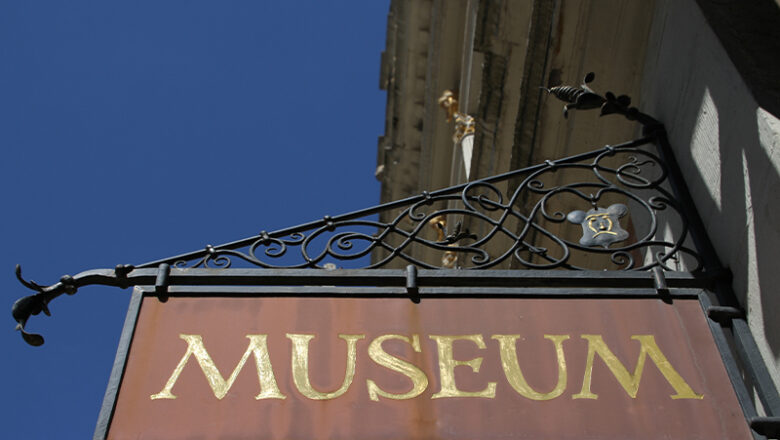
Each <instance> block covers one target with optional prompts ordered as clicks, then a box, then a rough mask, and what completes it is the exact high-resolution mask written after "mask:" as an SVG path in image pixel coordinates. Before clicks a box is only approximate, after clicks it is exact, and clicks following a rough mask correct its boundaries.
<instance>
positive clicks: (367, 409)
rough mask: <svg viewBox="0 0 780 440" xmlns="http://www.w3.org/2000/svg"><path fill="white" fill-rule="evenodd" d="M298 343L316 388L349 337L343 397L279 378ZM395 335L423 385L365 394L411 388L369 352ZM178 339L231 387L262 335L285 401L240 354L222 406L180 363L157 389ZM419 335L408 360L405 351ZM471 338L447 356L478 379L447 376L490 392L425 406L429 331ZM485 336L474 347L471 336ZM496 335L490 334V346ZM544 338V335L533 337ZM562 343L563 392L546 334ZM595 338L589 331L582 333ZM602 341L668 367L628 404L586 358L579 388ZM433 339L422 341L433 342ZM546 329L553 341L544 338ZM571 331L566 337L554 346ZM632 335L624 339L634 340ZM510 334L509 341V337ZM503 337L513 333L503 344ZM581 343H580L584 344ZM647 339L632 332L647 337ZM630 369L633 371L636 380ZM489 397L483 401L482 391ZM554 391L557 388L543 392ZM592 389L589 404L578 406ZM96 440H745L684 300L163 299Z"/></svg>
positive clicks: (341, 368) (331, 373)
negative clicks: (509, 347) (194, 345)
mask: <svg viewBox="0 0 780 440" xmlns="http://www.w3.org/2000/svg"><path fill="white" fill-rule="evenodd" d="M287 334H299V335H304V334H307V335H315V337H314V339H311V340H310V342H309V345H308V347H309V354H308V359H309V377H310V379H311V385H312V387H313V388H314V389H316V390H317V391H320V392H323V393H324V392H331V391H334V390H337V389H339V388H340V387H341V386H342V383H343V381H344V377H345V370H346V369H347V368H346V367H347V343H346V342H345V340H344V339H343V338H339V335H361V336H363V337H362V338H361V339H359V340H357V349H356V351H355V353H356V356H355V362H356V363H355V374H354V379H353V380H352V382H351V384H350V386H349V388H348V390H347V391H346V392H344V393H343V394H342V395H340V396H338V397H335V398H332V399H326V400H312V399H310V398H307V397H304V395H302V393H301V392H300V391H299V390H298V389H297V387H296V385H295V382H294V378H293V374H292V372H291V371H292V369H291V358H292V348H291V347H292V339H291V338H290V337H288V336H287ZM391 334H392V335H402V336H405V337H407V338H409V341H408V342H405V341H403V340H401V339H389V340H386V341H385V342H384V343H383V344H382V348H383V349H384V351H385V352H387V353H389V354H391V355H393V356H395V357H397V358H399V359H402V360H405V361H407V362H408V363H410V364H412V365H414V366H416V367H418V368H419V369H420V370H421V371H422V372H423V373H424V375H425V377H426V378H427V381H428V384H427V387H426V388H425V390H424V391H422V393H421V394H419V395H418V396H416V397H411V398H408V399H405V400H396V399H388V398H384V397H381V396H380V397H378V401H373V400H371V398H370V396H369V392H368V385H367V380H372V381H374V382H375V384H376V386H377V387H379V389H381V390H383V391H384V392H386V393H390V394H403V393H407V392H409V391H410V390H411V389H412V388H413V380H412V379H411V378H410V377H407V376H406V375H404V374H401V373H399V372H397V371H392V370H390V369H388V368H386V367H384V366H381V365H379V364H377V363H376V362H375V361H374V360H372V358H371V357H370V356H369V354H368V349H369V346H370V344H371V342H372V341H374V340H375V339H376V338H378V337H380V336H382V335H391ZM181 335H199V336H201V338H202V342H203V347H204V348H205V349H206V350H207V352H208V355H209V356H210V358H211V359H212V360H213V362H214V365H216V367H217V368H218V369H219V373H220V374H221V376H222V377H223V378H224V379H225V380H228V378H229V377H230V375H231V373H232V372H233V370H234V368H236V365H237V364H238V363H239V360H240V359H241V358H242V356H243V355H244V354H245V352H247V348H248V346H249V345H250V338H248V337H247V335H267V336H266V340H267V348H268V351H267V352H268V355H269V358H270V363H271V364H272V370H273V376H274V378H275V380H276V383H277V384H278V389H279V391H280V393H281V394H282V395H284V396H285V398H284V399H279V398H276V399H273V398H269V399H260V400H256V399H255V396H257V395H258V394H260V393H261V391H265V390H261V387H260V385H259V380H258V372H257V371H258V369H260V367H259V366H258V365H259V364H258V363H256V362H257V361H256V359H255V357H254V356H253V355H252V354H250V355H249V357H248V359H247V360H246V363H245V364H244V366H243V369H242V370H241V371H240V372H239V373H238V374H237V376H236V377H235V382H234V383H232V386H231V387H230V389H229V390H228V391H227V393H226V394H225V395H224V397H223V398H222V399H219V398H217V397H215V392H214V391H213V390H212V388H211V387H210V385H209V382H208V381H207V379H206V376H205V375H204V371H203V370H202V369H201V367H200V366H199V363H198V362H197V360H196V358H195V356H191V357H190V358H189V359H188V360H187V361H186V363H185V364H184V367H183V368H182V369H181V374H180V375H179V376H178V378H177V379H176V380H175V383H174V385H173V386H172V388H171V394H172V395H175V396H176V398H175V399H173V398H158V399H152V398H151V396H153V395H158V396H159V395H161V394H162V393H161V392H162V391H163V389H164V387H165V386H166V384H167V383H168V382H170V379H171V377H172V374H173V372H174V370H175V369H176V367H177V365H179V364H180V363H181V361H182V359H183V357H184V355H185V353H186V352H187V348H188V343H187V342H186V341H185V339H184V338H183V337H182V336H181ZM414 335H417V336H418V337H419V343H420V344H419V348H420V351H419V352H416V351H415V350H414V349H413V346H412V344H411V341H412V338H413V337H414ZM464 335H469V337H470V338H472V339H459V340H455V341H454V342H453V343H452V358H453V359H454V360H455V361H461V362H465V361H470V360H473V359H478V358H481V359H482V361H481V366H480V368H479V371H478V372H475V371H473V369H472V368H471V367H470V366H468V365H459V366H455V367H454V374H453V377H454V383H455V385H454V386H455V388H456V389H457V390H459V391H462V392H479V391H485V390H488V391H489V389H490V387H491V385H490V384H491V383H495V385H494V387H495V393H494V397H438V398H432V397H436V396H437V394H438V395H441V394H442V386H443V385H442V374H443V373H442V370H441V368H442V364H443V363H446V362H445V360H444V359H443V358H441V357H440V356H439V353H440V352H441V343H442V336H464ZM474 335H479V337H481V339H482V340H483V341H484V344H485V348H484V349H482V348H480V347H479V344H478V343H476V342H475V339H474V338H475V336H474ZM496 335H499V337H496ZM500 335H520V336H519V337H517V339H516V341H515V348H516V353H517V358H518V362H517V365H518V366H519V368H520V369H521V371H522V374H523V376H524V379H525V380H526V381H527V384H528V385H529V386H530V388H531V389H532V391H534V392H537V393H538V394H539V395H547V397H546V398H547V399H548V400H534V398H529V397H527V396H523V395H521V393H520V392H518V391H517V390H516V389H515V388H514V387H513V386H512V385H510V382H509V381H508V376H507V373H505V371H504V367H503V366H502V357H501V353H500V350H499V346H500V344H499V339H501V337H503V338H504V339H506V338H507V337H510V336H500ZM545 335H547V337H545ZM556 335H557V337H558V338H559V340H561V341H562V342H561V347H562V351H563V357H564V359H565V374H564V376H565V377H566V384H565V386H564V387H563V389H562V391H561V392H560V393H559V395H557V396H553V397H550V393H551V392H552V391H554V389H555V388H556V387H558V388H560V377H559V373H560V368H559V367H560V365H559V362H558V358H557V354H556V351H555V345H554V343H553V342H552V339H553V338H555V337H556ZM594 335H596V336H594ZM599 335H600V336H601V338H602V339H603V342H604V343H605V345H606V346H608V348H609V349H610V350H611V352H612V353H614V356H615V357H616V358H617V359H618V360H619V361H620V362H621V363H622V365H624V366H625V369H626V370H627V371H628V373H629V374H630V375H633V374H634V373H635V366H636V365H637V362H638V359H640V357H641V356H640V346H642V347H644V346H643V345H641V344H640V342H639V339H637V336H639V337H640V339H641V337H646V336H648V335H651V336H652V340H653V341H654V342H655V343H656V344H657V347H658V348H659V350H660V351H661V352H662V353H663V355H664V356H665V358H666V360H668V364H669V366H667V367H662V368H659V366H658V363H657V362H656V360H653V359H651V357H652V356H649V355H648V356H646V357H645V364H644V370H643V372H642V374H641V378H640V380H639V386H638V391H637V392H636V397H631V396H630V395H629V392H628V391H627V389H625V387H624V385H622V384H621V382H620V381H619V380H618V379H617V378H616V375H615V374H614V373H613V372H612V371H611V369H610V368H609V367H608V366H607V362H606V361H605V360H604V359H603V358H602V357H600V356H599V355H598V354H597V355H595V356H594V359H593V361H592V363H591V364H592V368H591V370H590V371H592V378H591V385H590V387H589V390H587V391H588V393H584V391H585V390H584V389H583V388H584V387H583V382H584V381H585V376H586V373H587V371H588V368H587V364H588V362H587V360H588V354H589V343H591V342H592V341H591V340H593V338H596V337H597V336H599ZM432 336H433V337H432ZM551 336H552V337H551ZM564 336H568V338H564ZM632 336H633V337H634V339H632ZM512 337H513V336H512ZM510 338H511V337H510ZM588 338H590V339H588ZM647 340H648V339H645V341H647ZM664 368H666V371H667V373H668V371H669V368H671V369H673V370H674V371H675V372H676V373H677V374H679V377H680V378H681V380H683V381H684V382H685V385H686V386H689V388H690V390H692V392H693V393H695V394H696V395H702V397H701V398H692V397H691V394H690V393H689V395H688V396H687V397H685V396H683V398H676V399H673V398H672V397H671V396H672V395H675V394H677V395H684V394H685V393H682V394H680V392H679V389H678V388H680V387H682V385H680V383H679V381H678V383H677V388H675V387H674V386H673V385H672V382H673V381H674V380H672V381H670V379H669V377H668V376H667V375H665V374H663V373H662V370H663V369H664ZM636 376H639V375H638V374H637V375H636ZM487 394H489V393H487ZM553 394H554V393H553ZM587 394H593V395H596V396H597V398H595V399H594V398H592V397H591V398H582V396H583V395H587ZM108 437H109V438H114V439H125V438H133V439H146V438H166V439H174V438H251V439H265V438H268V439H293V438H295V439H298V438H301V439H303V438H306V439H312V438H318V439H319V438H321V439H336V438H361V439H368V438H380V439H381V438H387V439H396V438H408V439H417V438H419V439H434V438H447V439H457V438H463V439H474V438H480V439H487V438H529V439H539V438H556V439H583V438H589V439H625V438H632V439H669V438H672V439H676V438H685V439H718V438H720V439H741V438H745V439H748V438H751V435H750V434H749V431H748V428H747V425H746V422H745V419H744V416H743V414H742V413H741V410H740V409H739V406H738V404H737V400H736V398H735V397H734V393H733V391H732V387H731V384H730V382H729V380H728V378H727V376H726V373H725V370H724V368H723V366H722V363H721V359H720V355H719V354H718V352H717V350H716V348H715V346H714V343H713V341H712V336H711V334H710V331H709V329H708V327H707V324H706V322H705V320H704V317H703V314H702V311H701V308H700V306H699V304H698V302H697V301H695V300H675V301H674V303H673V304H666V303H664V302H662V301H660V300H652V299H632V300H607V299H600V300H588V299H575V300H571V299H570V300H556V299H522V300H519V299H436V300H423V301H422V302H421V303H420V304H413V303H412V302H411V301H409V300H408V299H357V298H353V299H333V298H330V299H326V298H322V299H319V298H306V299H296V298H278V299H258V298H179V297H173V298H170V299H169V300H168V302H166V303H160V302H158V301H157V299H155V298H145V299H144V301H143V304H142V307H141V313H140V316H139V319H138V323H137V327H136V331H135V335H134V339H133V344H132V347H131V349H130V353H129V356H128V363H127V367H126V371H125V375H124V378H123V381H122V385H121V389H120V392H119V396H118V399H117V406H116V409H115V414H114V417H113V421H112V423H111V426H110V429H109V435H108Z"/></svg>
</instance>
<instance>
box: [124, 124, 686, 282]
mask: <svg viewBox="0 0 780 440" xmlns="http://www.w3.org/2000/svg"><path fill="white" fill-rule="evenodd" d="M650 142H651V139H649V138H643V139H639V140H636V141H632V142H628V143H626V144H622V145H617V146H606V147H604V148H602V149H599V150H595V151H592V152H589V153H585V154H581V155H578V156H574V157H570V158H566V159H561V160H556V161H547V162H546V163H544V164H541V165H537V166H533V167H529V168H525V169H521V170H516V171H512V172H509V173H506V174H502V175H499V176H494V177H491V178H487V179H482V180H477V181H474V182H470V183H468V184H463V185H458V186H455V187H452V188H446V189H442V190H439V191H434V192H430V193H428V192H423V193H422V194H420V195H418V196H415V197H410V198H408V199H405V200H401V201H397V202H393V203H388V204H385V205H380V206H377V207H375V208H371V209H367V210H364V211H358V212H355V213H351V214H345V215H342V216H338V217H325V218H324V219H322V220H319V221H316V222H313V223H309V224H306V225H301V226H298V227H295V228H289V229H284V230H280V231H276V232H261V233H260V234H258V235H257V236H255V237H252V238H249V239H247V240H243V241H241V242H237V243H233V244H229V245H224V246H208V247H207V248H206V249H205V250H203V251H200V252H198V253H193V254H189V255H183V256H180V257H174V258H171V259H167V260H160V261H156V262H153V263H150V264H148V265H143V266H138V267H154V266H156V265H158V264H160V263H168V264H170V265H172V266H173V267H178V268H186V267H190V268H201V267H202V268H227V267H231V266H234V265H236V263H237V262H239V263H241V264H244V265H249V266H259V267H264V268H329V267H336V266H337V265H339V264H340V263H341V262H344V261H350V260H359V259H361V258H364V257H366V256H368V255H369V254H371V253H374V254H375V255H374V258H373V261H372V262H370V263H368V262H367V263H366V264H364V265H362V268H381V267H386V266H387V265H388V264H389V263H391V262H392V261H393V260H395V259H402V260H404V261H406V262H408V263H412V264H414V265H417V266H419V267H422V268H428V269H435V268H442V267H452V266H450V265H448V264H446V262H445V261H442V262H441V263H439V261H440V260H441V258H442V257H444V254H445V253H450V254H451V253H453V252H454V253H456V254H457V255H458V256H459V265H458V267H460V268H463V269H488V268H491V267H495V266H497V265H499V264H501V263H502V262H505V261H507V260H512V261H513V264H514V265H515V266H514V267H518V268H525V269H555V268H566V269H598V270H601V269H611V270H647V269H651V268H653V267H656V266H658V267H661V268H662V269H665V270H674V269H673V268H672V267H670V264H671V263H672V262H675V263H676V262H678V260H679V258H680V257H681V256H682V254H685V255H688V256H690V257H691V258H692V260H693V261H695V262H696V263H694V264H693V265H692V266H693V270H695V269H697V268H698V257H697V255H696V252H695V251H693V250H692V249H689V248H688V247H686V246H685V245H684V242H685V240H686V238H687V222H686V220H685V218H684V217H683V215H682V214H681V213H680V210H679V208H678V206H677V202H676V201H675V199H674V197H673V195H672V194H671V193H670V192H669V191H667V190H666V189H665V188H664V186H663V185H664V183H665V181H666V177H667V174H668V173H667V170H666V168H665V166H664V164H663V163H662V161H661V159H660V158H659V157H658V156H657V155H655V154H653V153H651V152H650V151H647V150H646V149H644V148H642V147H643V146H644V145H646V144H649V143H650ZM569 173H571V174H574V175H575V176H578V177H579V179H580V180H577V181H573V182H569V183H560V184H558V183H554V182H559V181H564V182H566V181H567V180H568V179H567V174H569ZM513 181H519V184H518V185H517V186H516V188H515V189H513V190H511V191H506V190H502V187H505V188H506V187H508V186H509V185H511V183H512V182H513ZM551 182H553V183H551ZM563 199H565V200H563ZM529 202H530V203H529ZM616 205H619V206H621V207H622V208H619V211H620V212H619V214H620V215H616V214H615V213H616V212H617V211H615V209H616V208H615V206H616ZM627 206H630V207H631V209H630V212H628V208H627ZM565 207H571V209H570V210H569V211H567V212H564V211H562V210H561V209H565ZM585 211H587V214H586V213H585ZM580 212H581V213H582V216H581V217H582V218H579V217H578V213H580ZM609 213H612V215H611V216H610V214H609ZM378 214H379V216H380V218H382V217H389V220H387V221H380V220H378V219H377V215H378ZM661 214H663V215H664V217H665V218H664V223H666V222H669V218H674V219H676V224H677V225H678V230H677V231H675V237H674V238H673V239H669V240H667V239H660V238H657V237H658V235H659V231H658V225H659V215H661ZM441 218H445V219H449V223H450V224H455V226H454V227H452V228H449V229H448V228H447V227H446V226H443V225H442V224H441V222H440V223H439V224H437V225H436V226H437V227H438V229H439V232H438V233H437V231H436V230H435V229H434V228H433V227H432V226H434V223H436V222H437V219H441ZM567 218H568V220H567ZM576 219H579V220H578V221H576ZM583 221H585V222H586V223H584V224H583V223H582V222H583ZM621 222H622V224H621ZM628 222H631V225H632V227H631V229H633V232H632V233H631V234H629V232H627V230H626V227H627V226H625V225H626V224H627V223H628ZM553 228H555V229H556V230H557V231H559V232H558V233H555V232H553V231H552V229H553ZM591 229H592V231H591ZM583 231H584V233H585V235H586V236H587V235H588V232H590V236H591V239H587V237H585V236H583V235H582V234H583ZM566 236H570V237H573V238H572V239H569V238H565V237H566ZM593 237H595V239H593ZM419 248H428V249H430V250H431V251H432V253H431V252H430V251H429V255H433V256H434V257H433V259H432V260H433V261H425V260H423V259H421V258H419V257H417V255H420V254H421V252H423V251H421V250H420V249H419ZM488 248H490V250H494V251H496V253H495V254H491V252H490V250H489V249H488ZM436 255H439V257H438V259H437V258H436V257H435V256H436ZM575 255H579V258H578V259H577V262H574V261H573V260H574V258H573V257H574V256H575ZM598 256H603V257H606V259H605V258H601V259H598V258H597V257H598ZM290 257H294V258H293V259H292V261H291V260H290ZM429 260H430V259H429ZM589 263H590V264H589ZM350 267H352V268H355V267H354V265H353V266H350ZM687 267H688V268H689V269H690V268H691V265H690V263H689V264H688V266H687Z"/></svg>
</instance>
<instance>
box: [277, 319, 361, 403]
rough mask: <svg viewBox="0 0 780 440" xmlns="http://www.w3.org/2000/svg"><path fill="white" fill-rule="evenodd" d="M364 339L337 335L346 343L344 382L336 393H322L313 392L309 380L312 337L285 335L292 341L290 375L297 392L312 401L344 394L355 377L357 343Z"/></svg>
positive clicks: (357, 336) (355, 336) (358, 336)
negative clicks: (310, 342)
mask: <svg viewBox="0 0 780 440" xmlns="http://www.w3.org/2000/svg"><path fill="white" fill-rule="evenodd" d="M365 337H366V336H365V335H339V338H341V339H343V340H345V341H346V342H347V371H346V372H345V373H344V382H343V383H342V384H341V388H339V389H337V390H336V391H333V392H330V393H322V392H319V391H317V390H315V389H314V387H312V386H311V381H310V380H309V341H311V340H312V339H314V335H299V334H291V333H287V338H288V339H290V341H292V361H291V362H292V374H293V382H295V386H296V387H297V388H298V391H300V392H301V394H303V395H304V396H306V397H308V398H309V399H312V400H327V399H335V398H336V397H339V396H340V395H342V394H344V393H346V392H347V390H348V389H349V386H350V385H351V384H352V379H353V378H354V377H355V363H356V359H357V341H358V340H360V339H363V338H365Z"/></svg>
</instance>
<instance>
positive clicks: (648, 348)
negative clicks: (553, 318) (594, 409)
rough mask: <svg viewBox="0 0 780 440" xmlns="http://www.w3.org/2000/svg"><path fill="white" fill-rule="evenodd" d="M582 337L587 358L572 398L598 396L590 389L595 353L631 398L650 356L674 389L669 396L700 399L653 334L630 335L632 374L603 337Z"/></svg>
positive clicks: (635, 391) (634, 395)
mask: <svg viewBox="0 0 780 440" xmlns="http://www.w3.org/2000/svg"><path fill="white" fill-rule="evenodd" d="M582 339H585V340H587V341H588V358H587V361H586V364H585V377H584V379H583V381H582V390H581V391H580V392H579V393H578V394H575V395H573V396H572V399H597V398H598V395H597V394H594V393H592V392H591V391H590V383H591V378H592V376H593V359H594V357H595V355H596V354H598V355H599V357H601V360H603V361H604V364H606V365H607V368H609V371H611V372H612V374H613V375H614V376H615V379H617V381H618V382H619V383H620V385H621V386H623V389H624V390H626V393H628V395H629V396H631V398H632V399H635V398H636V394H637V392H638V391H639V381H640V380H642V372H643V371H644V368H645V360H646V359H647V357H650V360H651V361H653V363H654V364H655V366H656V367H658V370H659V371H660V372H661V374H662V375H663V376H664V378H665V379H666V381H667V382H669V385H671V386H672V388H674V391H676V393H675V394H673V395H672V396H671V398H672V399H701V398H703V397H704V396H703V395H702V394H696V393H695V392H694V391H693V389H691V387H690V385H688V384H687V383H686V382H685V380H684V379H683V378H682V376H680V374H679V373H678V372H677V371H676V370H675V369H674V367H672V364H671V363H670V362H669V360H668V359H666V356H664V354H663V353H662V352H661V349H660V348H658V344H656V343H655V337H654V336H653V335H634V336H631V339H633V340H635V341H639V344H640V348H639V359H638V360H637V362H636V368H635V369H634V374H631V373H629V372H628V370H627V369H626V367H625V366H624V365H623V363H621V362H620V360H619V359H618V358H617V356H615V354H614V353H612V350H610V349H609V347H607V344H605V343H604V339H603V338H602V337H601V335H582Z"/></svg>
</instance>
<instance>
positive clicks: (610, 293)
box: [145, 286, 701, 299]
mask: <svg viewBox="0 0 780 440" xmlns="http://www.w3.org/2000/svg"><path fill="white" fill-rule="evenodd" d="M145 292H147V295H150V296H155V295H156V294H155V293H154V290H145ZM700 292H701V291H700V290H698V289H675V290H673V291H671V292H670V295H671V296H672V297H674V298H677V299H690V298H696V297H697V296H698V295H699V293H700ZM168 296H169V297H172V298H175V297H203V296H225V297H308V298H339V297H343V298H404V299H408V298H409V292H408V290H407V289H406V288H405V287H336V286H241V287H240V288H239V287H237V286H171V287H170V289H169V290H168ZM417 296H419V297H420V298H458V297H469V298H569V299H571V298H589V299H596V298H598V299H603V298H626V299H627V298H633V299H638V298H658V293H657V292H656V291H655V289H649V288H645V289H622V288H580V289H577V288H567V289H565V290H564V289H556V290H553V289H551V288H549V287H547V288H544V287H422V288H420V289H419V291H418V294H417Z"/></svg>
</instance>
